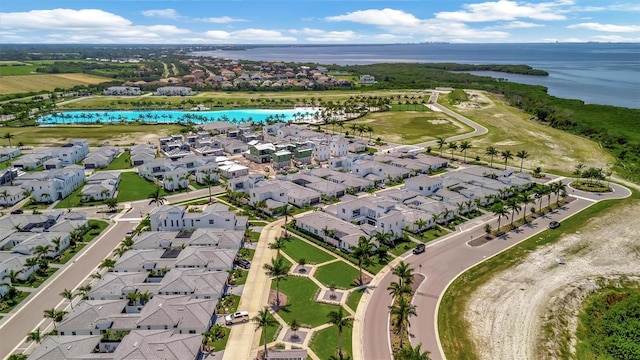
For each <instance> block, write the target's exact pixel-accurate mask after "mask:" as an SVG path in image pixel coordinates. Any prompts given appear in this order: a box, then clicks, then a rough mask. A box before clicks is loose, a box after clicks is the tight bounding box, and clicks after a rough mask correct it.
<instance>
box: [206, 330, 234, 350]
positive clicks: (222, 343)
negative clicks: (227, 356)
mask: <svg viewBox="0 0 640 360" xmlns="http://www.w3.org/2000/svg"><path fill="white" fill-rule="evenodd" d="M222 331H224V337H222V338H220V339H218V340H216V341H211V342H209V343H207V347H209V349H211V350H212V351H221V350H224V348H226V347H227V341H228V340H229V334H230V333H231V329H229V328H227V327H223V328H222Z"/></svg>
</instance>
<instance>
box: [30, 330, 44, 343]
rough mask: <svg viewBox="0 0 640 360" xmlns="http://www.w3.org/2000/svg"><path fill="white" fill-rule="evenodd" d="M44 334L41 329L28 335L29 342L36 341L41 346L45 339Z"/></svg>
mask: <svg viewBox="0 0 640 360" xmlns="http://www.w3.org/2000/svg"><path fill="white" fill-rule="evenodd" d="M43 335H44V334H43V333H42V332H40V328H37V329H36V331H32V332H30V333H29V335H27V341H35V342H36V344H40V343H41V342H42V339H44V336H43Z"/></svg>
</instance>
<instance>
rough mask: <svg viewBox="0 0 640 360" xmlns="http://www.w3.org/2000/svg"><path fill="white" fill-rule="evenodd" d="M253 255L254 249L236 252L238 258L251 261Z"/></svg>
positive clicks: (243, 249)
mask: <svg viewBox="0 0 640 360" xmlns="http://www.w3.org/2000/svg"><path fill="white" fill-rule="evenodd" d="M255 253H256V251H255V250H254V249H247V248H242V249H240V250H239V251H238V258H239V259H244V260H249V261H251V260H253V255H255Z"/></svg>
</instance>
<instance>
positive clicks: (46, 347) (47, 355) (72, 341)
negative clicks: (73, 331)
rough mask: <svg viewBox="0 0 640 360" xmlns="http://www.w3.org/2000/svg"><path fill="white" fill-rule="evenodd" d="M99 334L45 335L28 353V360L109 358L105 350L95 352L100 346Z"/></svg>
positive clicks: (100, 337)
mask: <svg viewBox="0 0 640 360" xmlns="http://www.w3.org/2000/svg"><path fill="white" fill-rule="evenodd" d="M101 341H102V336H101V335H98V334H96V335H93V336H90V335H81V336H58V335H50V336H45V337H44V339H43V340H42V343H40V344H38V346H36V347H35V349H34V350H33V352H32V353H31V354H30V355H29V357H28V360H50V359H69V360H98V359H109V358H110V357H107V356H105V355H110V354H106V353H105V352H107V351H106V350H104V352H96V349H97V348H100V343H101Z"/></svg>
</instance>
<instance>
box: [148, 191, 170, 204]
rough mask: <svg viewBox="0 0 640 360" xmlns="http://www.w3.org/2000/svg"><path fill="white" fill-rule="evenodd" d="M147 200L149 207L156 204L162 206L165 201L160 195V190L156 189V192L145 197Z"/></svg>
mask: <svg viewBox="0 0 640 360" xmlns="http://www.w3.org/2000/svg"><path fill="white" fill-rule="evenodd" d="M147 199H150V200H149V205H151V204H156V206H160V205H162V204H164V202H165V201H166V200H167V199H165V197H164V196H162V194H160V188H156V191H154V192H153V193H151V194H149V196H147Z"/></svg>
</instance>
